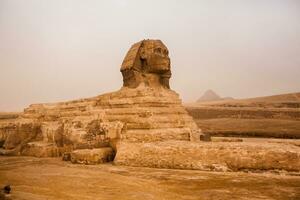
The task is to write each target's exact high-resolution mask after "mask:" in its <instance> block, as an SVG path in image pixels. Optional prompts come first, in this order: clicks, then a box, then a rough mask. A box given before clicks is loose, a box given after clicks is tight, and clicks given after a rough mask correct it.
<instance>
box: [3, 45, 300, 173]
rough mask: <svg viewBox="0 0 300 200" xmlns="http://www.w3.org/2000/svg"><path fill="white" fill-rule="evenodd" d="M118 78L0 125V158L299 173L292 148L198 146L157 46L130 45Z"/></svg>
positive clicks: (36, 106)
mask: <svg viewBox="0 0 300 200" xmlns="http://www.w3.org/2000/svg"><path fill="white" fill-rule="evenodd" d="M121 72H122V75H123V87H122V88H121V89H120V90H118V91H116V92H112V93H108V94H103V95H100V96H96V97H93V98H86V99H79V100H74V101H68V102H61V103H51V104H34V105H31V106H29V107H28V108H26V109H25V110H24V112H23V113H21V114H20V115H19V117H18V118H11V119H3V120H1V119H0V144H1V145H2V149H0V154H2V155H26V156H37V157H57V156H62V157H63V160H71V162H73V163H85V164H97V163H102V162H107V161H113V162H114V163H115V164H118V165H129V166H145V167H157V168H176V169H199V170H215V171H237V170H240V169H250V170H274V169H279V170H287V171H300V151H299V147H296V146H294V145H288V144H264V145H261V144H260V143H246V142H235V143H234V142H231V143H229V142H202V141H201V140H200V138H204V139H206V138H208V137H206V136H205V135H204V134H203V133H202V132H201V130H200V129H199V128H198V127H197V125H196V123H195V122H194V120H193V119H192V117H191V116H189V115H188V114H187V111H186V110H185V108H184V107H183V106H182V103H181V100H180V99H179V95H178V94H177V93H176V92H174V91H173V90H171V89H170V85H169V79H170V78H171V66H170V58H169V56H168V49H167V48H166V46H165V45H164V44H163V43H162V42H161V41H160V40H143V41H141V42H138V43H136V44H134V45H133V46H132V47H131V48H130V49H129V51H128V53H127V55H126V56H125V59H124V61H123V64H122V67H121ZM0 147H1V146H0Z"/></svg>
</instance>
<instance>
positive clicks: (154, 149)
mask: <svg viewBox="0 0 300 200" xmlns="http://www.w3.org/2000/svg"><path fill="white" fill-rule="evenodd" d="M114 162H115V164H117V165H127V166H139V167H141V166H143V167H153V168H171V169H197V170H208V171H239V170H250V171H251V170H253V171H256V170H286V171H297V172H299V171H300V148H299V147H297V146H294V145H287V144H264V145H261V144H255V143H230V144H229V143H226V142H219V143H205V142H203V143H196V142H186V141H166V142H153V143H134V144H133V143H127V142H122V143H120V144H118V152H117V155H116V157H115V160H114Z"/></svg>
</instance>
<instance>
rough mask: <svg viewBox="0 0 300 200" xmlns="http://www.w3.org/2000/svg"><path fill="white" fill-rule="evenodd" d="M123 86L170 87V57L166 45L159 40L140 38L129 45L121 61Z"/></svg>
mask: <svg viewBox="0 0 300 200" xmlns="http://www.w3.org/2000/svg"><path fill="white" fill-rule="evenodd" d="M121 72H122V75H123V86H124V87H130V88H136V87H138V86H139V85H140V84H144V85H146V86H149V87H163V88H168V89H169V88H170V86H169V79H170V77H171V69H170V58H169V51H168V49H167V47H166V46H165V45H164V44H163V43H162V42H161V41H160V40H142V41H140V42H138V43H135V44H134V45H132V46H131V48H130V49H129V51H128V52H127V54H126V56H125V58H124V61H123V63H122V67H121Z"/></svg>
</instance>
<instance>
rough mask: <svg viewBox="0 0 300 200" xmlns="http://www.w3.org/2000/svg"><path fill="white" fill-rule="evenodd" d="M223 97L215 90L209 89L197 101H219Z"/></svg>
mask: <svg viewBox="0 0 300 200" xmlns="http://www.w3.org/2000/svg"><path fill="white" fill-rule="evenodd" d="M221 99H222V98H221V97H220V96H219V95H218V94H216V93H215V92H214V91H213V90H207V91H206V92H205V93H204V94H203V95H202V96H201V97H200V98H199V99H198V100H197V102H203V101H218V100H221Z"/></svg>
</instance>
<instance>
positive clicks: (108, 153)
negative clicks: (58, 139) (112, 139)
mask: <svg viewBox="0 0 300 200" xmlns="http://www.w3.org/2000/svg"><path fill="white" fill-rule="evenodd" d="M113 158H114V151H113V149H112V148H110V147H105V148H98V149H80V150H75V151H73V152H71V162H72V163H79V164H86V165H95V164H100V163H105V162H109V161H112V160H113Z"/></svg>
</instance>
